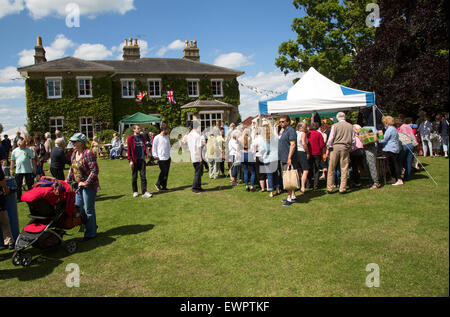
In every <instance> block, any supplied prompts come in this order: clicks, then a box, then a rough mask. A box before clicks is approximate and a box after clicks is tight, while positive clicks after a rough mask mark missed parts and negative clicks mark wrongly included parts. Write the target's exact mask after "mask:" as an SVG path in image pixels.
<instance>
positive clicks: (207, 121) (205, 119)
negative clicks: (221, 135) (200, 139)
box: [199, 111, 223, 130]
mask: <svg viewBox="0 0 450 317" xmlns="http://www.w3.org/2000/svg"><path fill="white" fill-rule="evenodd" d="M199 114H200V124H201V128H202V130H204V129H206V128H208V127H214V126H215V125H216V122H217V121H221V120H222V116H223V111H221V112H217V111H202V112H200V113H199Z"/></svg>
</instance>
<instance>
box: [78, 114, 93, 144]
mask: <svg viewBox="0 0 450 317" xmlns="http://www.w3.org/2000/svg"><path fill="white" fill-rule="evenodd" d="M80 131H81V133H83V134H84V135H85V136H87V137H88V138H89V139H92V138H93V137H94V122H93V119H92V117H80Z"/></svg>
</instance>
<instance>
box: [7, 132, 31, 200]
mask: <svg viewBox="0 0 450 317" xmlns="http://www.w3.org/2000/svg"><path fill="white" fill-rule="evenodd" d="M26 145H27V144H26V142H25V140H23V139H22V140H18V141H17V148H15V149H14V151H12V153H11V173H12V172H13V170H14V165H15V166H16V175H15V176H16V184H17V201H20V199H21V197H22V183H23V179H24V178H25V183H26V184H27V187H28V190H30V189H31V187H32V186H33V183H34V177H33V173H35V172H36V161H35V157H34V152H33V151H32V150H31V149H29V148H27V147H26ZM33 166H34V167H33Z"/></svg>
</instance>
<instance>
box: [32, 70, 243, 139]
mask: <svg viewBox="0 0 450 317" xmlns="http://www.w3.org/2000/svg"><path fill="white" fill-rule="evenodd" d="M92 86H93V89H92V92H93V98H78V89H77V81H76V79H75V78H63V80H62V97H61V98H58V99H47V92H46V83H45V80H44V79H27V80H26V81H25V88H26V96H27V116H28V130H29V131H30V133H45V132H47V131H49V130H50V129H49V118H50V117H56V116H63V117H64V131H65V132H66V133H67V134H71V133H74V132H77V131H78V130H79V117H89V116H92V117H93V119H94V122H95V123H105V124H104V125H103V126H102V128H108V129H115V128H116V127H117V124H118V122H119V121H120V120H121V119H123V118H124V117H126V116H129V115H132V114H134V113H136V112H142V113H146V114H149V113H159V114H161V116H162V120H163V121H164V122H167V123H168V125H169V127H170V128H173V127H176V126H179V125H186V113H187V112H193V113H198V111H199V110H198V109H197V108H191V109H183V111H182V110H181V109H180V107H181V106H182V105H185V104H187V103H189V102H192V101H195V100H197V99H201V100H208V99H209V100H212V99H217V100H221V101H223V102H226V103H229V104H232V105H236V106H238V105H239V98H240V95H239V84H238V82H237V80H236V79H234V80H232V81H224V82H223V94H224V97H213V95H212V91H211V82H210V80H209V79H202V80H200V81H199V89H200V95H199V97H195V98H190V97H188V91H187V82H186V80H185V79H174V78H171V77H168V76H163V77H162V78H161V97H159V98H150V97H148V96H147V97H146V98H144V99H143V100H142V102H136V99H135V98H122V91H121V83H120V81H118V80H115V81H113V80H111V78H110V77H101V78H95V77H94V78H93V79H92ZM168 90H172V91H173V92H174V98H175V102H176V104H170V103H169V102H168V100H167V97H166V91H168ZM140 91H148V85H147V79H146V78H145V79H144V78H143V79H142V80H139V78H136V80H135V93H136V94H137V93H139V92H140Z"/></svg>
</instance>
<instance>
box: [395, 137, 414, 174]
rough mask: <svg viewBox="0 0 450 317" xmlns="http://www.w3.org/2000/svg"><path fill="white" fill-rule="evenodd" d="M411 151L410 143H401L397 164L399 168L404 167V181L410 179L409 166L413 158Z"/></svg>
mask: <svg viewBox="0 0 450 317" xmlns="http://www.w3.org/2000/svg"><path fill="white" fill-rule="evenodd" d="M413 151H414V146H413V145H412V144H407V145H402V148H401V150H400V154H399V156H398V165H399V167H400V169H401V168H402V167H403V168H405V175H404V177H403V180H404V181H409V180H410V179H411V166H412V162H413V158H414V155H413Z"/></svg>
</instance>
